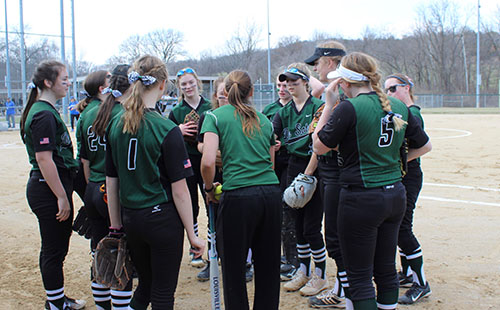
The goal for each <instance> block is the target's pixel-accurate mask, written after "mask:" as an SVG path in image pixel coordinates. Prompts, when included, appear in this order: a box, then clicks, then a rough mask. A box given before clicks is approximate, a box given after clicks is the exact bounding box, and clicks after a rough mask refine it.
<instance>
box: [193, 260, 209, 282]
mask: <svg viewBox="0 0 500 310" xmlns="http://www.w3.org/2000/svg"><path fill="white" fill-rule="evenodd" d="M196 279H198V281H200V282H205V281H208V280H209V279H210V262H208V263H207V265H206V266H205V268H203V270H202V271H200V272H199V273H198V275H197V276H196Z"/></svg>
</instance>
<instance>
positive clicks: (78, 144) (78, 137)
mask: <svg viewBox="0 0 500 310" xmlns="http://www.w3.org/2000/svg"><path fill="white" fill-rule="evenodd" d="M100 104H101V100H98V99H94V100H92V101H90V102H89V104H88V105H87V106H86V107H85V110H83V111H82V112H81V113H80V117H79V118H78V122H77V123H76V134H75V136H76V150H77V151H76V152H77V153H76V159H79V158H80V149H81V148H82V136H83V129H82V120H83V119H84V118H85V114H87V113H88V112H89V111H90V110H92V109H93V108H94V107H96V106H98V105H100Z"/></svg>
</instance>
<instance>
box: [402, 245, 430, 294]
mask: <svg viewBox="0 0 500 310" xmlns="http://www.w3.org/2000/svg"><path fill="white" fill-rule="evenodd" d="M406 259H407V260H408V264H409V265H410V268H411V270H412V272H413V282H415V283H417V284H418V285H420V286H423V285H425V284H426V283H427V279H426V278H425V273H424V258H423V256H422V248H421V247H418V249H416V250H415V251H413V253H411V254H409V255H406Z"/></svg>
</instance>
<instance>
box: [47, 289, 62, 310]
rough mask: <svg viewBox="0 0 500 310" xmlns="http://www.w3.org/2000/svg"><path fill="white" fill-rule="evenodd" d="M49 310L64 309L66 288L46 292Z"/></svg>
mask: <svg viewBox="0 0 500 310" xmlns="http://www.w3.org/2000/svg"><path fill="white" fill-rule="evenodd" d="M45 293H46V294H47V301H48V305H49V310H62V309H63V307H64V286H63V287H61V288H59V289H56V290H45Z"/></svg>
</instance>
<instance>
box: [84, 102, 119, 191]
mask: <svg viewBox="0 0 500 310" xmlns="http://www.w3.org/2000/svg"><path fill="white" fill-rule="evenodd" d="M100 107H101V106H96V107H93V108H92V109H91V110H88V107H87V109H85V111H84V112H87V113H86V114H85V115H84V116H81V117H80V118H82V117H83V119H82V120H81V127H82V131H83V134H82V144H81V151H80V155H81V158H83V159H86V160H88V161H89V165H90V176H89V181H91V182H96V183H99V182H103V181H105V180H106V138H105V137H100V136H98V135H97V134H96V133H95V132H94V131H93V130H92V124H93V123H94V121H95V119H96V117H97V114H98V113H99V109H100ZM122 110H123V106H122V105H121V104H120V102H118V101H117V102H115V105H114V106H113V109H112V110H111V115H110V116H109V119H110V120H112V119H113V117H114V116H115V115H117V114H118V113H120V111H122Z"/></svg>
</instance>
